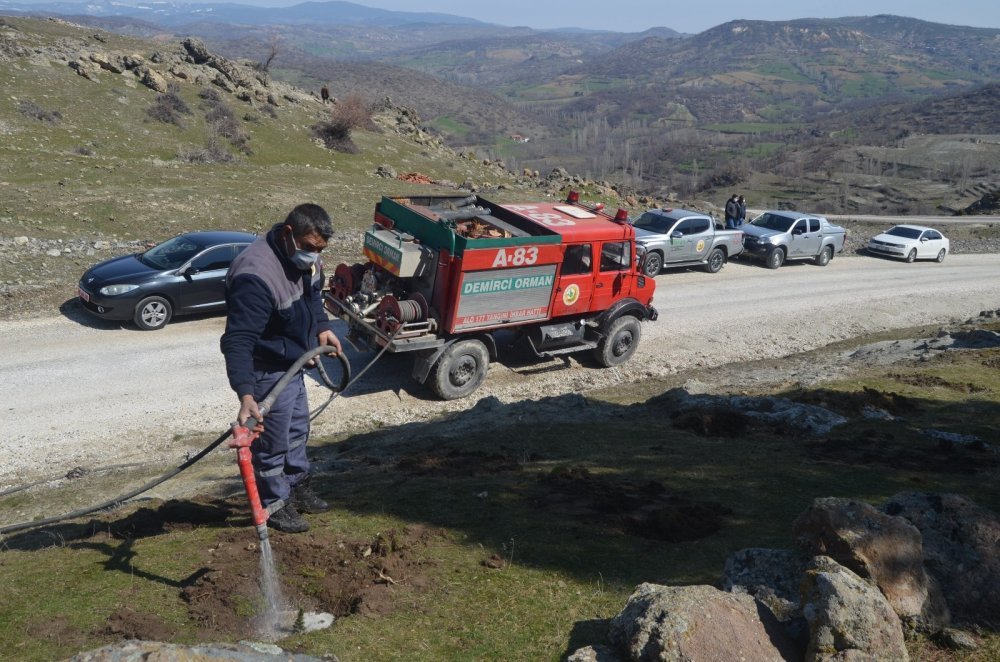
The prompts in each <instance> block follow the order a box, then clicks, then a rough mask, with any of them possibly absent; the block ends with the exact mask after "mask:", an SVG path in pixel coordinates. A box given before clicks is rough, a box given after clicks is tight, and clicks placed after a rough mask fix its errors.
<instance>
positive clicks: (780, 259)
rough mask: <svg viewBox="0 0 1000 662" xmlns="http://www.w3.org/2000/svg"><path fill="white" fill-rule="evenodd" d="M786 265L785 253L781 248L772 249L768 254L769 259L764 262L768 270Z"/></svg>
mask: <svg viewBox="0 0 1000 662" xmlns="http://www.w3.org/2000/svg"><path fill="white" fill-rule="evenodd" d="M784 263H785V251H783V250H782V249H780V248H772V249H771V252H770V253H768V254H767V259H766V260H764V264H765V266H767V268H768V269H777V268H778V267H780V266H781V265H782V264H784Z"/></svg>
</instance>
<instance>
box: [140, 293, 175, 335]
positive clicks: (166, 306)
mask: <svg viewBox="0 0 1000 662" xmlns="http://www.w3.org/2000/svg"><path fill="white" fill-rule="evenodd" d="M173 313H174V311H173V308H171V306H170V302H169V301H167V300H166V299H164V298H163V297H160V296H152V297H146V298H145V299H143V300H142V301H140V302H139V304H138V305H137V306H136V307H135V315H133V316H132V321H134V322H135V325H136V326H137V327H139V328H140V329H142V330H143V331H155V330H156V329H162V328H163V327H165V326H166V325H167V322H169V321H170V317H171V315H173Z"/></svg>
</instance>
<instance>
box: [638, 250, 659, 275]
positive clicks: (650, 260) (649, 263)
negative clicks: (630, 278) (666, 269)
mask: <svg viewBox="0 0 1000 662" xmlns="http://www.w3.org/2000/svg"><path fill="white" fill-rule="evenodd" d="M662 270H663V258H662V257H661V256H660V254H659V253H657V252H656V251H653V252H652V253H650V254H649V255H647V256H646V265H645V269H644V270H643V273H645V274H646V275H647V276H649V277H650V278H656V277H657V276H659V275H660V271H662Z"/></svg>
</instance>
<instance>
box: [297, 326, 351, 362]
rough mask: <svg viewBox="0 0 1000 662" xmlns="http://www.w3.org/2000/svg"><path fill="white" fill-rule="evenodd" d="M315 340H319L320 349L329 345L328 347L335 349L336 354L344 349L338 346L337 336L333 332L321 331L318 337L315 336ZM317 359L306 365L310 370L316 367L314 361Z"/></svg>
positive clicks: (310, 360)
mask: <svg viewBox="0 0 1000 662" xmlns="http://www.w3.org/2000/svg"><path fill="white" fill-rule="evenodd" d="M316 339H317V340H319V344H320V346H321V347H322V346H324V345H329V346H330V347H336V348H337V353H338V354H340V353H342V352H343V351H344V349H343V348H342V347H341V346H340V338H338V337H337V334H335V333H334V332H333V331H323V332H322V333H320V334H319V335H318V336H316ZM318 359H319V357H318V356H317V357H315V358H312V359H309V362H308V363H307V364H306V365H307V366H309V367H310V368H312V367H313V366H315V365H316V361H317V360H318Z"/></svg>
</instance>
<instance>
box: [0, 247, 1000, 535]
mask: <svg viewBox="0 0 1000 662" xmlns="http://www.w3.org/2000/svg"><path fill="white" fill-rule="evenodd" d="M997 273H1000V255H997V254H981V255H956V256H951V258H950V259H949V260H948V261H947V262H945V263H944V264H933V263H928V264H914V265H909V264H903V263H897V262H892V261H887V260H880V259H870V258H861V257H844V258H838V259H836V260H834V261H833V262H832V263H831V264H830V265H829V266H828V267H826V268H822V269H821V268H818V267H815V266H813V265H809V264H793V265H789V266H787V267H784V268H782V269H779V270H778V271H770V270H766V269H763V268H761V267H760V266H758V265H756V264H746V263H739V262H737V263H733V264H730V265H728V266H727V267H726V268H725V269H724V270H723V271H722V272H721V273H719V274H716V275H709V274H705V273H701V272H696V271H677V272H671V273H666V274H663V275H661V276H659V277H658V279H657V283H658V291H657V295H656V300H655V304H656V306H657V307H658V308H659V309H660V311H661V316H660V319H659V320H658V321H657V322H655V323H651V324H647V325H645V326H644V337H643V340H642V342H641V345H640V349H639V352H638V353H637V355H636V357H635V358H634V359H633V360H632V361H630V362H629V363H628V364H626V365H625V366H622V367H620V368H618V369H613V370H602V369H599V368H597V367H596V366H595V365H594V364H593V363H592V362H591V361H589V360H588V358H587V357H585V356H580V357H572V358H569V359H566V360H552V361H538V360H537V359H533V358H531V357H529V356H527V355H526V354H525V353H524V352H523V351H519V350H516V349H508V350H504V349H502V350H501V354H502V357H501V360H500V361H499V362H497V363H495V364H494V365H493V366H491V369H490V374H489V378H488V380H487V383H486V385H485V386H484V388H482V389H481V391H479V392H477V394H476V395H475V396H473V397H472V398H467V399H465V400H459V401H454V402H439V401H436V400H434V399H433V396H432V395H431V394H430V393H429V391H428V390H427V389H426V388H425V387H423V386H420V385H417V384H415V383H414V382H412V381H411V380H410V379H409V372H410V367H411V362H410V359H409V358H408V357H405V356H387V357H385V358H383V359H382V360H381V361H380V362H379V363H378V364H376V365H375V366H374V367H373V368H372V369H371V371H370V372H368V373H367V374H366V375H365V376H364V378H363V379H362V380H361V381H360V382H359V383H358V384H357V385H356V387H355V388H354V389H352V392H351V393H350V394H349V395H348V396H346V397H344V398H341V399H339V400H337V401H335V402H334V403H333V404H332V405H331V406H330V408H329V409H328V410H327V411H326V412H325V413H324V414H323V416H322V417H320V418H319V419H317V421H316V426H315V430H314V437H324V436H330V435H338V436H341V435H348V434H351V433H355V432H366V431H370V430H373V429H381V428H386V427H391V426H394V425H398V424H401V423H405V422H411V421H426V420H430V419H433V418H436V417H441V416H447V415H448V414H450V413H454V412H460V411H465V410H468V409H471V408H473V407H475V406H476V405H477V403H479V402H480V401H482V400H483V399H485V398H496V399H497V400H498V401H500V402H503V403H510V402H522V401H532V400H537V399H540V398H544V397H547V396H554V395H559V394H565V393H586V392H590V391H593V390H595V389H612V390H614V389H616V388H621V389H625V388H632V387H633V385H636V384H641V383H643V382H644V381H649V380H664V379H670V378H678V376H679V375H681V374H682V373H683V375H684V380H685V381H690V380H694V381H695V382H699V381H700V382H703V383H706V384H715V385H716V386H715V387H713V388H733V389H745V388H750V387H752V386H753V385H754V384H755V383H764V382H776V383H780V382H782V381H789V380H790V381H796V380H799V381H801V380H803V379H805V378H806V376H808V375H812V376H814V377H816V378H820V377H822V376H824V375H834V374H836V373H837V371H838V370H840V369H841V368H838V367H837V366H836V363H837V362H836V361H834V362H833V363H832V364H831V365H830V366H825V365H824V362H823V361H820V360H819V359H818V358H806V359H796V360H783V357H788V356H791V355H798V354H801V353H803V352H808V351H810V350H815V349H817V348H821V347H825V346H828V345H830V344H831V343H836V342H839V341H844V340H847V339H850V338H855V337H859V336H864V335H868V334H874V333H880V332H885V331H888V330H891V329H902V328H909V327H917V326H923V325H942V324H957V323H960V322H963V321H965V320H967V319H969V318H973V317H976V316H978V315H979V314H980V312H982V311H992V310H996V309H998V308H1000V279H997V278H996V274H997ZM64 312H65V314H64V315H63V316H61V317H51V316H50V317H43V318H35V319H28V320H15V321H5V322H0V334H2V335H3V337H4V338H5V342H4V344H3V348H2V349H0V372H2V374H3V375H4V379H3V380H2V383H0V403H2V404H0V407H2V411H3V417H4V419H5V424H6V425H5V427H6V434H5V435H4V438H3V439H0V453H2V454H3V456H4V457H5V458H8V461H7V462H5V464H4V466H3V467H0V489H4V488H6V487H9V486H11V485H20V484H24V483H26V482H28V481H32V480H37V479H39V478H42V477H50V476H53V475H61V474H64V473H66V472H68V471H70V470H72V469H73V468H74V467H78V466H79V467H87V468H89V467H99V466H106V465H108V464H117V463H127V462H139V463H151V462H152V463H167V464H170V463H177V462H179V461H181V460H183V459H184V458H185V456H186V455H188V454H189V453H191V452H192V451H193V450H197V448H196V447H195V444H194V443H192V439H196V440H198V441H201V440H203V439H209V440H210V439H211V438H213V437H214V436H216V435H217V434H218V433H219V432H221V431H223V430H225V428H226V426H227V425H228V423H229V421H230V420H231V419H232V418H233V416H234V414H235V411H236V407H235V398H234V396H233V394H232V392H231V391H230V390H229V387H228V385H227V384H226V381H225V371H224V368H223V362H222V356H221V354H220V353H219V349H218V339H219V335H220V334H221V332H222V329H223V326H224V320H223V319H222V318H219V317H213V318H203V319H191V320H184V321H178V322H177V323H175V324H171V325H170V326H169V327H167V328H166V329H165V330H163V331H160V332H154V333H145V332H139V331H136V330H134V329H131V328H122V327H119V326H117V325H111V324H107V323H101V322H96V321H94V320H92V319H90V318H89V317H87V316H86V315H85V314H84V312H83V311H81V310H79V309H78V308H76V307H75V306H73V305H67V306H64ZM350 359H351V361H352V364H353V365H354V366H355V371H357V370H359V369H360V368H361V367H362V366H364V365H365V364H366V363H367V361H368V360H370V359H371V355H370V354H358V353H355V352H353V351H352V352H350ZM763 360H766V363H764V364H760V363H758V364H756V365H757V367H754V368H752V369H750V370H749V371H748V370H745V369H744V370H741V371H740V373H739V374H741V375H743V376H742V377H739V379H735V380H730V381H731V382H732V383H729V382H727V380H726V379H719V377H721V376H724V375H726V374H736V373H734V372H732V371H728V372H727V369H726V368H724V366H728V365H730V364H737V363H744V362H748V361H763ZM803 361H805V363H803ZM842 363H845V365H848V364H849V363H850V362H849V361H847V362H843V361H842ZM311 389H312V393H311V397H312V403H313V405H314V406H315V405H317V404H319V403H321V402H322V401H323V400H324V399H325V393H324V392H323V390H322V388H321V387H320V386H318V385H313V386H311ZM565 414H566V416H567V417H577V416H579V415H580V412H573V411H568V412H565ZM5 519H7V518H5Z"/></svg>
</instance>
